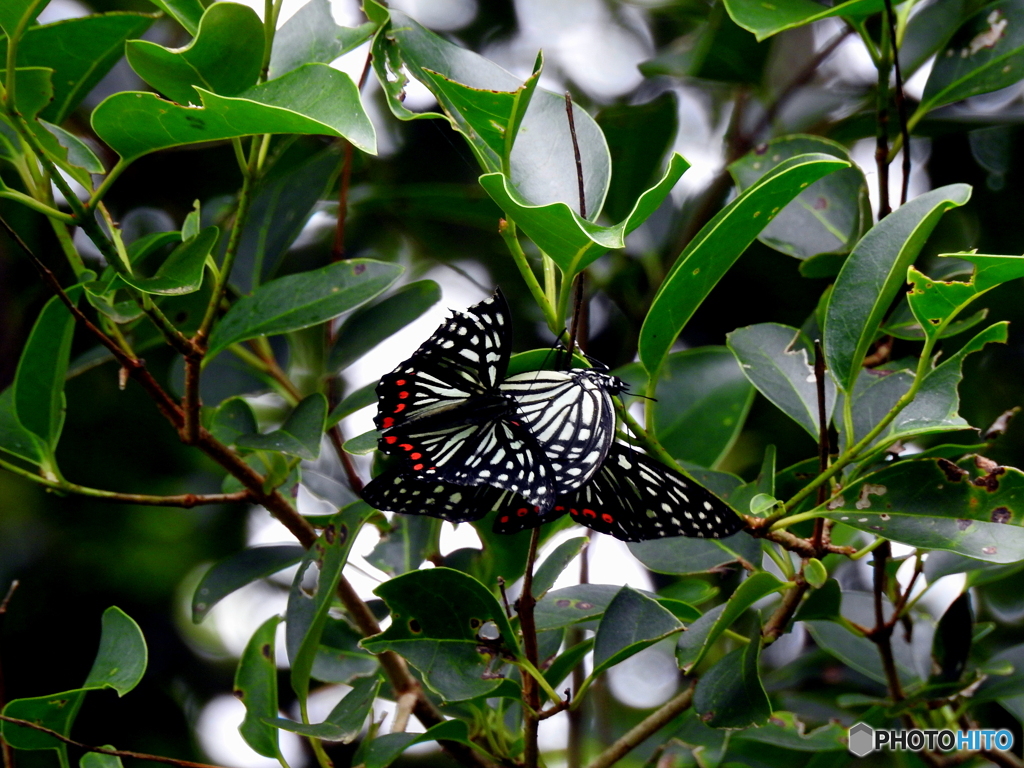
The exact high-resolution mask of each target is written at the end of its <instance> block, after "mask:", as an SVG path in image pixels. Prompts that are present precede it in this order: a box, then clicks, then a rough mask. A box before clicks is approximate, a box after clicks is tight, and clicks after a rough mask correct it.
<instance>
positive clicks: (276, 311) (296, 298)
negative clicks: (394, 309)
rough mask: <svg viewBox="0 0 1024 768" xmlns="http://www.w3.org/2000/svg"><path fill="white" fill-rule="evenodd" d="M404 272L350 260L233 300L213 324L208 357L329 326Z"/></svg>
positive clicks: (368, 261)
mask: <svg viewBox="0 0 1024 768" xmlns="http://www.w3.org/2000/svg"><path fill="white" fill-rule="evenodd" d="M402 271H403V269H402V267H400V266H399V265H397V264H387V263H385V262H382V261H374V260H373V259H349V260H348V261H338V262H335V263H333V264H329V265H327V266H326V267H321V268H320V269H314V270H311V271H309V272H300V273H299V274H296V275H288V276H287V277H280V278H278V279H277V280H272V281H271V282H269V283H267V284H266V285H264V286H261V287H260V288H258V289H257V290H256V292H255V293H254V294H252V295H251V296H245V297H243V298H241V299H239V300H238V301H237V302H235V304H234V305H232V307H231V309H229V310H228V311H227V314H225V315H224V317H223V318H222V319H221V321H220V322H219V323H218V324H217V325H216V326H214V329H213V333H212V334H211V335H210V345H209V354H210V355H214V354H216V353H217V352H220V351H221V350H223V349H225V348H226V347H228V346H230V345H231V344H237V343H238V342H240V341H246V340H248V339H254V338H256V337H258V336H274V335H277V334H281V333H287V332H288V331H295V330H298V329H300V328H308V327H309V326H311V325H317V324H318V323H323V322H326V321H327V320H330V319H331V318H334V317H337V316H338V315H340V314H341V313H342V312H347V311H349V310H350V309H355V308H356V307H358V306H359V305H360V304H363V303H364V302H367V301H369V300H370V299H372V298H373V297H374V296H377V295H379V294H380V293H382V292H383V291H384V290H385V289H386V288H387V287H388V286H389V285H391V284H392V283H393V282H394V281H395V280H397V279H398V277H399V275H401V274H402Z"/></svg>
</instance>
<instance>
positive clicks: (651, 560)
mask: <svg viewBox="0 0 1024 768" xmlns="http://www.w3.org/2000/svg"><path fill="white" fill-rule="evenodd" d="M627 546H628V547H629V551H630V552H632V553H633V556H634V557H635V558H636V559H637V560H639V561H640V562H641V563H643V564H644V565H645V566H647V567H648V568H650V569H651V570H652V571H655V572H656V573H671V574H677V575H680V576H682V575H686V574H689V573H707V572H709V571H713V570H717V569H718V568H720V567H721V566H723V565H726V564H727V563H735V562H738V561H740V560H745V561H747V562H749V563H752V564H753V563H756V562H760V560H761V544H760V542H758V541H757V540H756V539H754V538H752V537H750V536H747V535H746V534H742V533H740V534H737V535H735V536H730V537H729V538H728V539H713V540H709V539H688V538H685V537H682V536H680V537H674V538H667V539H654V540H652V541H638V542H634V543H631V544H628V545H627Z"/></svg>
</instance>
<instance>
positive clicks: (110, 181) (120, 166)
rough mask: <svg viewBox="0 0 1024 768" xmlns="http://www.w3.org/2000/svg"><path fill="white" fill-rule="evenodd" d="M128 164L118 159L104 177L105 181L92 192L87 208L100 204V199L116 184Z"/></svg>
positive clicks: (90, 208)
mask: <svg viewBox="0 0 1024 768" xmlns="http://www.w3.org/2000/svg"><path fill="white" fill-rule="evenodd" d="M128 165H129V164H128V163H126V162H125V161H124V160H123V159H121V158H118V159H117V162H116V163H115V164H114V167H113V168H111V169H110V170H109V171H108V172H107V175H106V176H105V177H104V179H103V181H102V182H101V183H100V185H99V186H98V187H97V188H96V191H95V192H93V193H92V196H91V197H90V198H89V201H88V202H87V203H86V204H85V208H86V210H92V209H94V208H95V207H96V206H97V205H99V203H100V201H101V200H102V199H103V198H104V197H105V196H106V194H107V192H109V191H110V188H111V187H112V186H113V185H114V182H115V181H117V177H118V176H120V175H121V174H122V173H124V171H125V169H126V168H127V167H128Z"/></svg>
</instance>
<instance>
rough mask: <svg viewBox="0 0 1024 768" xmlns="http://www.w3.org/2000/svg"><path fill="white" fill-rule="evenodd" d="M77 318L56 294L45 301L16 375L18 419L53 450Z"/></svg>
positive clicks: (61, 414) (43, 446) (15, 388)
mask: <svg viewBox="0 0 1024 768" xmlns="http://www.w3.org/2000/svg"><path fill="white" fill-rule="evenodd" d="M74 332H75V318H74V317H73V316H72V314H71V313H70V312H69V311H68V308H67V307H66V306H64V303H63V302H62V301H61V300H60V299H59V298H58V297H56V296H54V297H53V298H52V299H50V300H49V301H48V302H46V305H45V306H44V307H43V311H42V312H40V314H39V317H38V319H37V320H36V322H35V324H34V325H33V326H32V331H31V333H30V334H29V337H28V341H27V342H25V348H24V349H23V350H22V353H21V360H19V361H18V370H17V373H15V376H14V408H15V413H16V414H17V418H18V422H19V423H20V424H21V425H22V426H23V427H24V428H25V429H26V430H28V431H29V432H31V433H32V434H33V435H35V436H36V437H37V438H39V440H40V441H41V447H42V450H44V451H46V452H52V450H53V449H54V448H55V447H56V445H57V440H58V438H59V437H60V432H61V428H62V427H63V425H64V409H65V404H64V379H65V376H66V373H67V368H68V358H69V356H70V354H71V338H72V336H73V335H74Z"/></svg>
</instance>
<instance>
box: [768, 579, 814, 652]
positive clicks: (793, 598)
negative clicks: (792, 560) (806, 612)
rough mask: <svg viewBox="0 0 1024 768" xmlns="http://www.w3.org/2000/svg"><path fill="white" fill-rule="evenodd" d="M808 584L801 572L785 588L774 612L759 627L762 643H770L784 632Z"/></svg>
mask: <svg viewBox="0 0 1024 768" xmlns="http://www.w3.org/2000/svg"><path fill="white" fill-rule="evenodd" d="M809 586H810V585H808V583H807V582H806V581H804V577H803V574H798V575H797V577H796V584H795V585H794V586H792V587H790V588H789V589H787V590H786V592H785V594H783V596H782V602H781V603H779V607H778V608H776V609H775V612H774V613H773V614H772V615H771V616H770V617H769V618H768V621H766V622H765V624H764V627H762V629H761V637H762V638H763V639H764V645H766V646H767V645H771V644H772V643H774V642H775V641H776V640H778V639H779V637H781V636H782V635H783V634H784V633H785V631H786V627H788V626H789V622H790V620H791V619H792V618H793V614H795V613H796V609H797V608H799V607H800V601H801V600H803V597H804V594H805V593H806V592H807V590H808V588H809Z"/></svg>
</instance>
